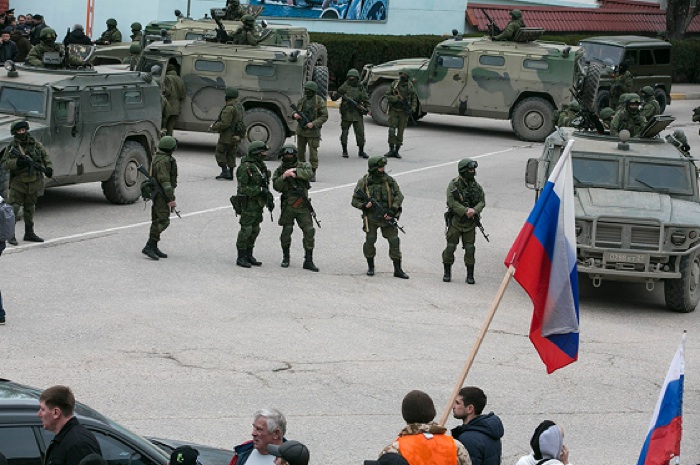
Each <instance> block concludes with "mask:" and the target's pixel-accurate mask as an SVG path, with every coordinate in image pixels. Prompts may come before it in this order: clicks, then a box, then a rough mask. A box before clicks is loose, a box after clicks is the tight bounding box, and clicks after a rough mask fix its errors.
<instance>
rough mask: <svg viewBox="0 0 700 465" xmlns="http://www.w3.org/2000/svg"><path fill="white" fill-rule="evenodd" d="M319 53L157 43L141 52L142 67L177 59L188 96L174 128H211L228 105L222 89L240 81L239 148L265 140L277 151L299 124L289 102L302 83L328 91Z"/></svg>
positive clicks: (295, 97) (297, 95)
mask: <svg viewBox="0 0 700 465" xmlns="http://www.w3.org/2000/svg"><path fill="white" fill-rule="evenodd" d="M316 57H317V55H314V54H313V53H311V52H309V51H308V50H294V49H289V48H284V47H259V46H248V45H230V44H219V43H211V42H202V41H186V40H185V41H173V42H171V43H164V42H154V43H152V44H150V45H148V46H147V47H146V49H145V50H144V51H143V53H142V55H141V59H140V61H139V63H138V69H139V70H142V71H148V70H151V69H152V67H153V66H154V65H160V66H161V67H162V69H165V68H166V65H167V64H168V62H169V61H171V60H174V61H175V62H176V63H177V66H178V68H179V69H180V76H181V77H182V79H183V80H184V81H185V87H186V90H187V95H186V97H185V99H184V101H183V102H182V113H181V114H180V117H179V119H178V121H177V123H176V125H175V128H176V129H180V130H184V131H197V132H206V131H208V130H209V126H210V125H211V124H212V123H213V122H214V121H215V120H216V119H217V118H218V116H219V113H220V112H221V109H222V108H223V106H224V100H225V99H224V89H225V88H226V86H236V87H237V88H238V89H239V100H240V101H241V103H242V104H243V106H244V107H245V110H246V114H245V117H244V119H243V120H244V123H245V125H246V128H247V134H246V137H245V138H244V140H243V141H242V143H241V147H240V148H241V150H247V147H248V143H250V142H252V141H256V140H261V141H264V142H266V143H267V144H268V145H269V146H270V147H271V149H272V150H270V153H273V152H274V151H276V150H277V149H278V148H279V147H281V146H282V144H283V143H284V140H285V139H286V138H287V137H289V136H291V135H292V134H293V133H294V130H295V129H296V120H294V119H293V118H292V114H293V113H294V112H293V111H292V109H291V107H290V105H291V104H292V103H296V102H297V101H298V100H299V99H300V98H301V96H302V86H303V85H304V82H306V81H307V80H310V79H311V80H313V81H315V82H316V83H317V84H318V87H319V94H320V95H321V96H323V97H325V96H326V94H327V91H328V68H327V67H325V66H319V65H317V64H316V62H315V59H316Z"/></svg>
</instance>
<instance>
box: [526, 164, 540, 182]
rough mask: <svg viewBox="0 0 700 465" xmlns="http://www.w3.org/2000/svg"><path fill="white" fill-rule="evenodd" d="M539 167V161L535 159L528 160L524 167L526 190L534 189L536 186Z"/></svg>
mask: <svg viewBox="0 0 700 465" xmlns="http://www.w3.org/2000/svg"><path fill="white" fill-rule="evenodd" d="M538 167H539V160H538V159H537V158H530V159H529V160H528V161H527V165H526V166H525V185H526V186H527V187H528V189H534V188H535V185H536V184H537V168H538Z"/></svg>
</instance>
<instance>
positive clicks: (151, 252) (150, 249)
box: [141, 239, 158, 260]
mask: <svg viewBox="0 0 700 465" xmlns="http://www.w3.org/2000/svg"><path fill="white" fill-rule="evenodd" d="M155 247H156V241H154V240H153V239H149V240H148V242H146V247H144V248H143V249H141V253H142V254H144V255H146V256H147V257H148V258H151V259H153V260H158V254H156V249H155Z"/></svg>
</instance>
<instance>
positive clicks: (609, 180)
mask: <svg viewBox="0 0 700 465" xmlns="http://www.w3.org/2000/svg"><path fill="white" fill-rule="evenodd" d="M573 171H574V185H575V186H576V187H604V188H613V189H618V188H619V187H620V181H619V179H620V176H619V173H620V162H619V161H618V160H605V159H601V158H586V157H582V156H580V155H575V156H574V158H573Z"/></svg>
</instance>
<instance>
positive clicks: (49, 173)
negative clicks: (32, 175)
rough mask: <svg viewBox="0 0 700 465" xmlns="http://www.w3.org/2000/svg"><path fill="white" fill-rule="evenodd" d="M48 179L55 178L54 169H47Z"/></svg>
mask: <svg viewBox="0 0 700 465" xmlns="http://www.w3.org/2000/svg"><path fill="white" fill-rule="evenodd" d="M44 174H46V177H47V178H53V168H46V171H45V173H44Z"/></svg>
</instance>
